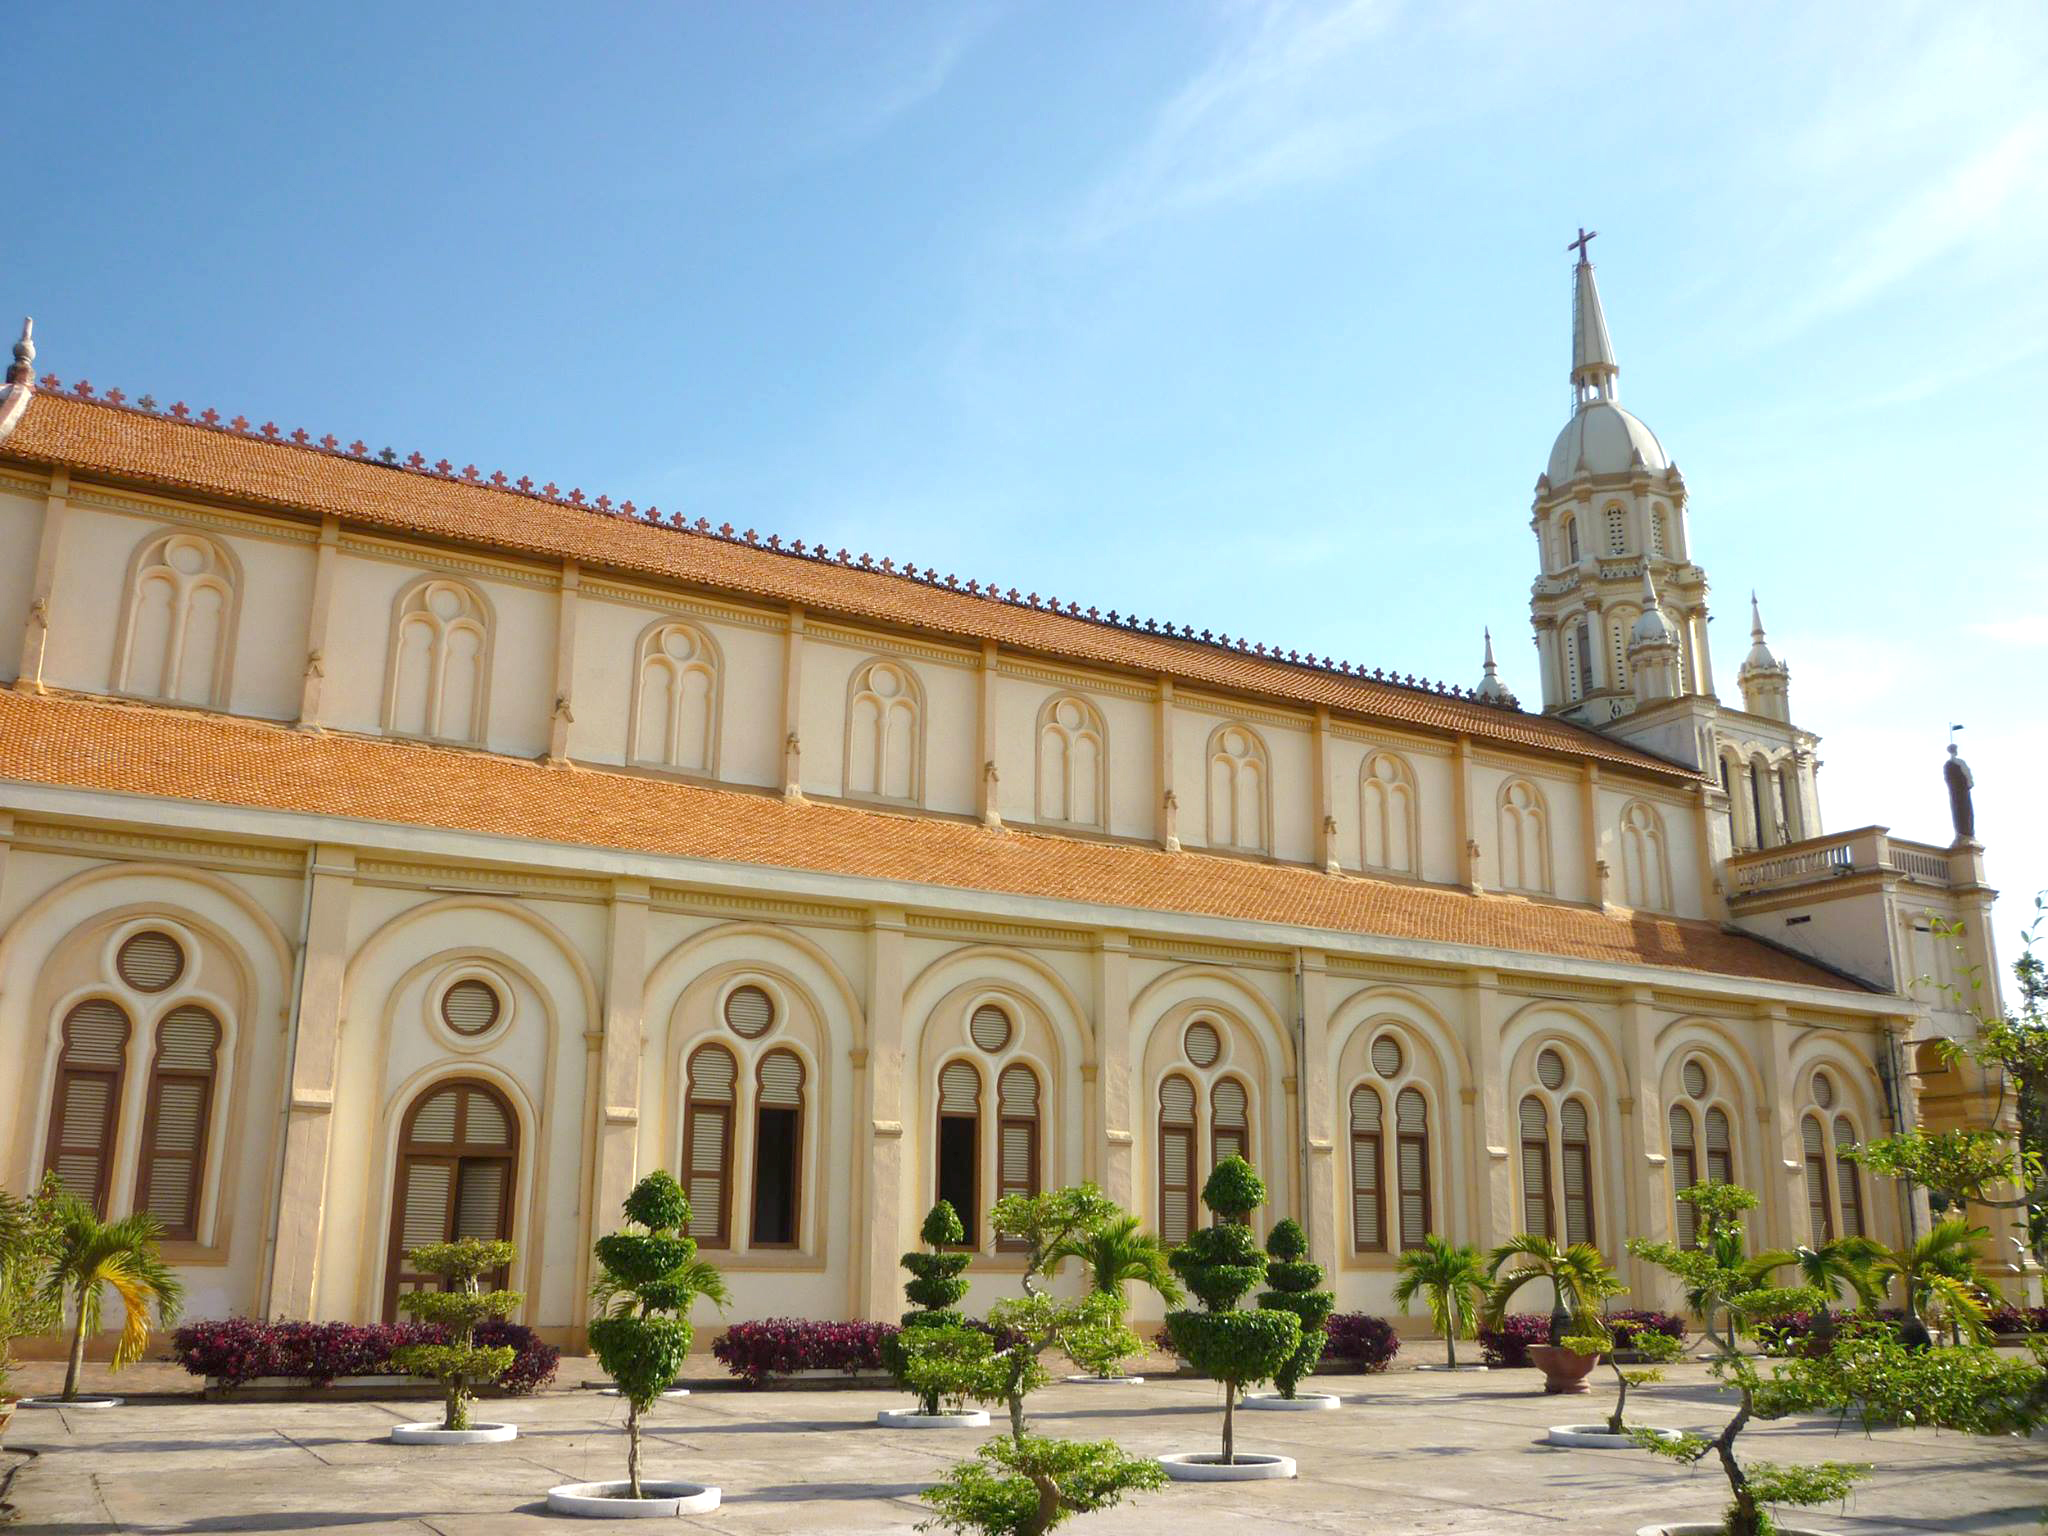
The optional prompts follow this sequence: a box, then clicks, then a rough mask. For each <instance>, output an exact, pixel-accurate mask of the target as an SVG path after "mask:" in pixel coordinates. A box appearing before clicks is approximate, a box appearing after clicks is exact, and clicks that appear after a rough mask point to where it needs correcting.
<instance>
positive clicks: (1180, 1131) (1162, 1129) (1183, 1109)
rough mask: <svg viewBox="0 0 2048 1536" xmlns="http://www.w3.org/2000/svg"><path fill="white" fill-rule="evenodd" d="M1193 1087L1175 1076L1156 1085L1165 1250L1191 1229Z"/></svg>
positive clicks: (1161, 1225) (1161, 1227) (1184, 1238)
mask: <svg viewBox="0 0 2048 1536" xmlns="http://www.w3.org/2000/svg"><path fill="white" fill-rule="evenodd" d="M1196 1194H1197V1191H1196V1188H1195V1088H1194V1084H1192V1083H1190V1082H1189V1081H1188V1080H1187V1079H1186V1078H1184V1077H1182V1076H1181V1075H1180V1074H1179V1073H1177V1072H1176V1073H1174V1074H1173V1075H1171V1076H1169V1077H1168V1078H1167V1079H1166V1080H1165V1081H1164V1082H1162V1083H1160V1085H1159V1238H1160V1241H1162V1242H1164V1243H1166V1244H1167V1245H1168V1246H1169V1247H1171V1246H1172V1245H1174V1244H1176V1243H1184V1242H1186V1241H1187V1240H1188V1237H1189V1234H1191V1233H1192V1232H1193V1231H1194V1230H1195V1197H1196Z"/></svg>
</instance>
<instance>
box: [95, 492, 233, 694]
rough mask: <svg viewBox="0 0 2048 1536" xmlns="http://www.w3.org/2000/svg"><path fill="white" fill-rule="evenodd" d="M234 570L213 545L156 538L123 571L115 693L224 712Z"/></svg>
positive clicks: (185, 536)
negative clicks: (125, 577)
mask: <svg viewBox="0 0 2048 1536" xmlns="http://www.w3.org/2000/svg"><path fill="white" fill-rule="evenodd" d="M235 588H236V582H235V566H234V562H233V559H232V557H231V556H230V555H229V554H228V552H227V551H226V550H225V549H224V548H223V547H222V546H221V545H219V544H217V543H215V542H214V541H213V540H212V539H209V538H206V537H204V536H202V535H200V534H196V533H185V532H172V533H159V534H155V535H153V536H151V537H150V538H148V539H146V540H144V542H143V544H142V547H141V548H140V549H139V550H138V551H137V553H136V557H135V562H134V564H133V565H132V566H131V567H130V568H129V574H128V595H127V601H126V603H125V604H124V605H123V620H122V626H121V635H120V639H119V641H118V643H117V647H116V650H115V660H114V692H116V693H132V694H139V695H141V696H142V697H144V698H149V699H170V700H174V701H175V702H177V703H181V704H202V705H205V706H207V707H209V708H212V709H225V708H226V707H227V684H228V662H229V655H230V652H231V650H232V649H233V644H234V621H235Z"/></svg>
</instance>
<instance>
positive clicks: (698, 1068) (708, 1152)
mask: <svg viewBox="0 0 2048 1536" xmlns="http://www.w3.org/2000/svg"><path fill="white" fill-rule="evenodd" d="M738 1070H739V1069H738V1066H737V1064H736V1063H735V1062H734V1060H733V1055H732V1052H730V1051H728V1050H727V1049H726V1048H725V1047H724V1046H722V1045H700V1046H698V1047H697V1049H696V1050H695V1051H693V1052H691V1053H690V1063H689V1067H688V1069H687V1074H686V1075H687V1076H688V1078H689V1092H688V1096H687V1097H686V1098H685V1099H684V1101H683V1157H684V1160H685V1171H684V1177H683V1188H684V1190H685V1191H686V1192H687V1193H688V1195H689V1197H690V1236H692V1237H694V1238H695V1239H696V1240H697V1244H698V1246H699V1247H702V1248H726V1247H730V1246H731V1243H732V1228H731V1211H732V1121H733V1087H734V1083H735V1080H736V1078H737V1076H738Z"/></svg>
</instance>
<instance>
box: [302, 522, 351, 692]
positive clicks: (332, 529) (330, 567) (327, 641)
mask: <svg viewBox="0 0 2048 1536" xmlns="http://www.w3.org/2000/svg"><path fill="white" fill-rule="evenodd" d="M340 563H341V519H340V518H337V517H332V516H329V517H323V518H321V519H320V542H319V543H317V544H315V545H314V546H313V600H312V602H311V603H310V604H309V605H308V606H307V609H306V670H305V675H304V678H303V680H302V681H301V682H300V684H299V724H300V725H304V726H313V727H317V726H319V725H320V724H321V723H322V722H321V714H320V696H321V694H322V693H323V692H324V691H325V687H326V681H327V654H328V652H329V650H331V649H332V641H333V626H334V572H335V568H336V567H337V566H338V565H339V564H340Z"/></svg>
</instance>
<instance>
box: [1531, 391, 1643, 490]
mask: <svg viewBox="0 0 2048 1536" xmlns="http://www.w3.org/2000/svg"><path fill="white" fill-rule="evenodd" d="M1638 454H1640V455H1641V456H1642V462H1643V467H1644V468H1646V469H1653V470H1663V469H1669V468H1670V467H1671V460H1670V459H1669V458H1668V457H1666V455H1665V453H1664V445H1663V444H1662V443H1660V442H1658V441H1657V434H1656V433H1654V432H1652V431H1651V430H1650V429H1649V428H1648V427H1646V426H1644V425H1643V423H1642V422H1641V420H1640V419H1638V418H1637V417H1636V415H1635V414H1634V413H1633V412H1631V411H1627V410H1624V409H1622V407H1620V406H1619V405H1616V404H1615V403H1614V402H1613V401H1612V400H1592V401H1589V402H1587V403H1586V404H1585V405H1582V406H1580V407H1579V409H1578V410H1577V411H1575V412H1573V414H1572V419H1571V420H1570V421H1568V422H1566V423H1565V424H1564V430H1563V431H1562V432H1560V433H1558V434H1557V441H1556V442H1555V443H1553V444H1551V448H1550V468H1549V470H1548V471H1547V473H1548V474H1549V476H1550V483H1551V484H1552V485H1563V484H1566V483H1567V482H1569V481H1570V480H1571V479H1572V477H1573V476H1575V475H1576V474H1578V472H1579V470H1580V469H1581V468H1582V467H1583V468H1584V469H1585V471H1586V473H1587V474H1589V475H1625V474H1628V473H1629V472H1630V471H1631V470H1633V469H1634V468H1635V467H1636V457H1637V455H1638Z"/></svg>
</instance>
